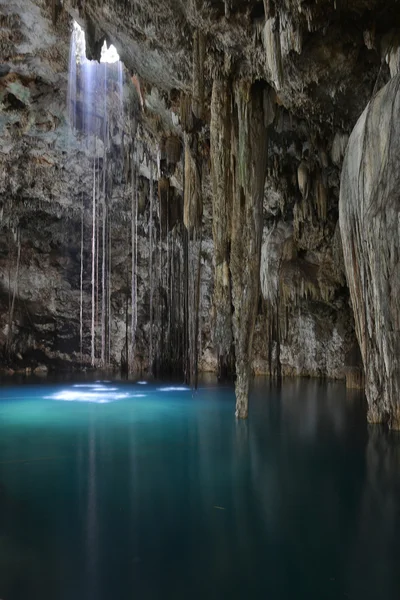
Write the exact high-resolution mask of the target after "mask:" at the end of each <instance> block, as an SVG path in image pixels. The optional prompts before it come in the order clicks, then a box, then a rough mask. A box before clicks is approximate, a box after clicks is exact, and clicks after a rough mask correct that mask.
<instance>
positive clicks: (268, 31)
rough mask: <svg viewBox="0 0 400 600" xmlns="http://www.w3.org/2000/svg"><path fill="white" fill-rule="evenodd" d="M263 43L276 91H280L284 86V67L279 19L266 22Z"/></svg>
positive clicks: (274, 18)
mask: <svg viewBox="0 0 400 600" xmlns="http://www.w3.org/2000/svg"><path fill="white" fill-rule="evenodd" d="M263 41H264V48H265V55H266V61H267V67H268V70H269V72H270V73H271V79H272V81H273V83H274V85H275V87H276V89H277V90H280V89H281V87H282V85H283V65H282V53H281V38H280V31H279V18H278V17H272V18H268V19H267V20H266V21H265V25H264V35H263Z"/></svg>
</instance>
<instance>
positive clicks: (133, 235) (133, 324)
mask: <svg viewBox="0 0 400 600" xmlns="http://www.w3.org/2000/svg"><path fill="white" fill-rule="evenodd" d="M131 177H132V181H131V185H132V197H131V253H132V266H131V272H132V279H131V300H132V307H131V362H130V371H131V372H133V371H134V369H135V347H136V303H137V299H136V219H137V180H138V174H137V171H136V166H134V158H133V156H132V170H131Z"/></svg>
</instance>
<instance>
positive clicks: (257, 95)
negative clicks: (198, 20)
mask: <svg viewBox="0 0 400 600" xmlns="http://www.w3.org/2000/svg"><path fill="white" fill-rule="evenodd" d="M233 93H234V109H233V110H234V114H233V153H232V175H233V196H232V200H233V206H232V239H231V260H230V269H231V276H232V301H233V306H234V313H233V335H234V339H235V356H236V383H235V389H236V416H237V417H239V418H246V417H247V414H248V392H249V382H250V375H251V358H252V351H253V335H254V325H255V320H256V314H257V307H258V299H259V281H260V253H261V238H262V206H263V195H264V182H265V175H266V166H267V127H266V123H267V119H266V116H265V115H264V94H265V90H264V89H263V87H262V86H261V85H259V84H255V85H249V84H247V83H242V82H238V83H236V84H235V85H234V91H233Z"/></svg>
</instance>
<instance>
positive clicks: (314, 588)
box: [0, 380, 400, 600]
mask: <svg viewBox="0 0 400 600" xmlns="http://www.w3.org/2000/svg"><path fill="white" fill-rule="evenodd" d="M101 387H102V386H100V387H99V389H95V388H91V387H73V386H72V384H64V385H60V384H58V385H49V384H47V385H46V384H45V385H38V384H37V385H24V386H18V387H6V386H3V387H1V388H0V394H1V399H0V598H2V600H27V599H29V598H32V599H36V598H37V599H40V600H58V599H63V600H64V599H65V600H109V599H115V600H125V599H130V600H131V599H133V598H136V599H139V600H148V599H154V600H159V599H171V600H179V599H182V600H183V599H185V600H186V599H188V598H190V599H194V600H196V599H204V598H207V599H210V600H212V599H215V600H217V599H218V600H219V599H223V598H229V599H233V600H234V599H236V598H237V599H241V600H242V599H243V598H246V599H260V600H261V599H262V600H264V599H269V600H284V599H288V600H289V599H290V600H292V599H296V600H297V599H307V600H313V599H318V600H325V599H326V600H330V599H349V598H350V599H359V600H368V599H371V600H377V599H381V598H382V599H393V600H394V599H396V600H398V599H399V598H400V568H399V562H400V437H399V436H398V435H397V434H394V433H389V432H385V430H383V429H381V428H379V427H373V428H368V426H367V425H366V423H365V407H364V405H363V401H362V399H361V398H360V397H359V396H357V395H354V394H353V395H349V394H348V393H347V394H346V390H345V388H344V386H342V385H341V384H330V383H324V384H323V383H320V382H315V381H300V380H296V381H288V382H285V383H284V384H283V386H282V388H281V389H278V388H276V387H273V386H272V387H270V386H269V384H268V382H267V383H266V382H264V381H256V384H255V387H254V390H253V392H252V396H251V410H250V418H249V420H248V421H247V422H236V420H235V418H234V395H233V390H232V389H231V388H229V387H220V388H218V387H212V386H211V387H210V386H207V385H203V387H202V388H201V389H200V390H199V391H198V392H197V394H195V395H192V393H191V392H190V391H187V390H184V389H183V390H177V391H175V390H168V389H166V388H168V386H167V385H163V384H160V385H155V384H151V385H150V384H149V385H139V384H135V385H133V384H123V383H118V384H115V385H112V384H103V387H105V388H106V389H101Z"/></svg>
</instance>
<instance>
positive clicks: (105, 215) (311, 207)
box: [0, 0, 400, 427]
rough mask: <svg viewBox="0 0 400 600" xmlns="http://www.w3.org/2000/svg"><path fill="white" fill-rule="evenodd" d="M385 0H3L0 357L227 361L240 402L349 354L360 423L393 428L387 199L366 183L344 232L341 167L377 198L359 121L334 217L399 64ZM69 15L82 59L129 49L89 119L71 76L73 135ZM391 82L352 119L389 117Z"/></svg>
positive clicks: (73, 364) (150, 366)
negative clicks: (79, 30) (371, 211)
mask: <svg viewBox="0 0 400 600" xmlns="http://www.w3.org/2000/svg"><path fill="white" fill-rule="evenodd" d="M399 12H400V11H399V6H398V2H396V1H395V0H347V1H346V2H344V1H343V0H342V1H339V0H336V1H335V2H333V1H332V0H320V2H318V3H305V2H303V1H300V0H274V1H272V0H262V1H261V0H246V1H243V0H224V1H222V0H221V1H212V2H198V1H197V0H190V1H188V2H183V1H182V0H161V1H160V2H158V3H156V4H155V3H154V2H153V1H151V0H129V1H123V0H85V2H81V1H80V0H63V1H62V2H61V1H60V0H26V1H24V2H22V0H11V2H10V1H9V0H0V21H1V26H2V30H1V38H0V102H1V113H0V124H1V125H0V126H1V131H0V164H1V173H0V216H1V218H0V346H1V352H2V357H3V359H2V363H3V367H4V368H6V369H8V368H12V369H14V370H22V369H26V368H28V369H30V368H35V367H36V366H37V365H38V364H45V365H48V366H50V367H57V368H63V367H68V368H81V367H88V366H90V365H91V364H94V365H95V366H104V365H109V366H112V367H113V368H121V367H122V368H123V369H125V370H129V371H133V372H140V371H146V372H149V371H151V372H153V373H155V374H161V373H171V372H174V373H179V374H183V375H184V377H185V378H186V379H187V380H188V381H190V382H191V383H192V384H193V385H195V384H196V380H197V371H198V370H213V371H216V372H218V373H219V374H220V376H224V375H232V374H233V373H234V372H235V373H236V391H237V400H238V405H237V414H238V416H246V415H247V396H248V386H249V380H250V376H251V373H252V372H255V373H265V374H269V375H271V376H272V377H277V378H279V377H281V376H283V375H299V376H317V377H335V378H343V377H344V375H345V370H346V368H347V367H348V368H350V369H355V371H357V373H359V372H361V368H362V361H363V362H364V365H365V367H366V371H367V372H366V383H367V394H368V397H369V402H370V419H371V420H383V419H386V418H389V420H390V423H391V425H392V426H394V427H398V426H399V424H398V413H396V410H395V400H394V398H395V395H396V391H398V380H399V374H398V364H397V363H396V364H395V361H393V360H392V359H391V358H390V357H391V356H393V354H394V353H395V347H396V343H397V342H396V340H397V333H398V319H399V306H398V304H396V301H395V295H394V294H395V292H394V290H395V283H394V282H395V277H396V276H397V275H396V271H395V269H396V256H397V254H396V252H397V246H396V240H395V239H394V238H396V235H397V238H398V231H397V233H396V225H395V223H396V222H397V221H396V220H395V217H396V208H395V196H393V199H391V201H392V202H393V204H392V205H390V206H391V208H390V209H389V208H385V209H383V204H382V203H380V202H382V200H379V202H378V200H376V203H377V207H378V208H379V207H381V208H380V209H379V211H378V213H377V215H376V216H375V217H374V219H375V221H372V220H371V221H370V222H369V224H368V227H367V229H366V234H365V236H366V237H365V238H361V237H360V236H361V233H358V232H357V231H356V230H357V227H359V223H360V222H361V221H359V219H361V220H362V219H364V220H365V214H364V212H363V211H364V208H362V202H361V200H360V201H359V202H357V198H359V199H361V197H362V194H361V191H360V189H359V188H357V189H355V187H354V186H355V183H354V180H353V179H351V177H350V174H354V173H355V172H356V170H357V169H358V171H357V172H360V173H361V175H362V178H363V180H364V179H365V186H367V187H366V190H367V191H368V194H371V198H372V196H373V198H372V200H373V201H374V202H375V196H376V192H375V191H374V189H375V188H374V189H372V188H371V186H372V187H373V186H374V185H375V184H374V182H373V181H372V179H371V181H370V179H369V178H370V177H371V178H372V177H378V171H375V166H374V168H373V169H372V167H371V168H368V170H367V171H366V170H365V168H364V167H363V166H362V164H361V156H364V155H365V153H367V155H368V156H370V157H372V156H373V152H374V148H375V147H376V144H378V139H380V138H379V135H377V136H376V140H375V141H374V142H371V141H370V138H371V136H370V135H369V134H368V136H366V135H364V133H363V131H364V130H363V127H364V125H362V123H363V121H362V119H361V121H360V122H359V124H358V125H357V127H356V130H355V132H354V133H353V136H352V138H351V140H350V146H349V150H348V151H347V155H346V156H347V157H346V166H345V170H344V172H343V177H342V188H343V189H342V202H341V206H342V215H341V231H340V229H339V225H338V216H339V188H340V176H341V170H342V163H343V158H344V154H345V152H346V147H347V144H348V140H349V136H350V133H351V131H352V129H353V128H354V126H355V124H356V122H357V119H358V118H359V116H360V114H361V113H362V111H363V110H364V109H365V107H366V106H367V104H368V102H369V101H370V100H371V98H372V97H373V96H374V95H375V94H376V93H377V92H378V91H379V90H380V89H381V88H383V87H384V86H385V85H386V84H387V83H388V81H389V80H390V78H391V77H394V76H395V75H396V72H397V70H398V68H399V57H400V53H399V33H398V31H397V30H395V29H393V26H394V25H395V24H396V22H397V21H396V19H398V17H399ZM73 20H75V21H76V22H78V23H79V24H80V26H81V27H83V29H84V30H85V35H86V54H87V57H88V58H89V59H93V60H98V59H99V58H100V55H101V49H102V47H103V44H104V42H106V43H107V44H108V45H109V44H113V45H114V46H115V47H116V49H117V51H118V53H119V56H120V57H121V60H122V61H123V63H124V65H125V71H124V75H123V90H124V94H123V96H124V106H123V110H122V108H121V105H120V104H119V100H118V93H117V87H116V86H117V78H116V76H112V78H111V81H110V83H109V85H108V86H106V88H105V89H104V90H103V91H100V90H99V91H98V93H97V94H96V95H95V97H93V100H92V112H93V114H94V115H95V122H96V126H95V127H92V130H91V132H90V133H89V135H88V131H87V130H85V124H84V122H79V118H80V117H79V115H81V116H82V114H83V113H82V106H83V105H82V102H84V101H85V97H84V90H82V89H77V90H76V93H77V102H78V103H77V115H78V121H76V122H75V123H74V133H73V134H72V135H71V118H70V116H69V117H68V113H69V109H70V105H71V103H70V99H69V97H68V90H67V87H68V63H69V61H68V56H69V42H70V34H71V29H72V23H73ZM112 72H113V71H112V67H110V69H109V74H112ZM113 77H114V78H113ZM70 81H71V76H70ZM395 81H396V79H393V80H392V81H391V83H390V84H389V88H386V89H389V90H392V91H391V92H390V93H391V94H392V96H391V97H392V98H394V95H393V94H394V86H395V83H394V82H395ZM82 94H83V95H82ZM382 94H383V95H382ZM388 94H389V92H386V91H385V92H381V95H378V96H377V97H376V100H374V101H373V102H372V103H371V105H370V108H369V109H368V111H367V112H368V115H370V116H367V117H365V116H364V121H365V123H366V126H368V128H369V129H371V131H372V130H374V128H375V127H377V125H376V122H377V119H378V116H377V115H378V114H380V111H381V112H382V113H384V114H385V117H384V119H383V124H386V126H387V127H389V119H390V115H388V114H387V112H385V110H386V109H384V107H383V104H384V103H385V102H389V96H388ZM386 95H387V98H388V99H387V101H385V100H384V98H386ZM79 103H81V104H79ZM378 105H379V107H380V108H378ZM104 106H106V107H107V111H106V112H105V110H104ZM106 113H107V119H108V126H107V128H106V127H105V126H102V125H101V123H102V118H103V117H104V115H105V114H106ZM102 115H103V116H102ZM360 123H361V125H360ZM105 136H106V137H105ZM367 138H368V139H367ZM393 139H394V138H393ZM393 139H392V138H391V139H390V143H391V144H394V141H393ZM360 143H361V144H363V145H364V146H365V148H364V149H363V150H362V155H361V154H360V152H361V150H360V147H357V144H360ZM379 150H382V152H383V148H379ZM368 153H369V154H368ZM392 155H394V147H393V150H391V156H392ZM357 161H358V162H357ZM349 165H351V168H350V167H349ZM384 167H385V171H384V175H385V176H386V175H387V176H388V177H389V179H388V180H387V181H386V182H385V184H384V185H383V188H382V189H383V192H384V195H385V197H387V198H389V199H390V198H391V196H390V190H391V189H392V187H391V186H392V179H390V174H391V173H392V172H394V171H393V168H394V163H392V162H390V161H389V160H385V162H384ZM353 170H354V173H353ZM346 174H347V175H346ZM352 176H353V175H352ZM94 181H95V186H93V182H94ZM379 183H380V185H381V181H380V180H379ZM363 185H364V183H363ZM368 186H370V187H368ZM94 188H95V189H94ZM349 197H351V201H347V202H345V201H344V199H345V198H346V199H347V200H348V198H349ZM94 199H95V202H94ZM388 202H389V201H388ZM94 204H95V208H94V210H93V205H94ZM385 206H386V205H385ZM378 208H377V210H378ZM385 211H386V212H385ZM387 211H389V212H387ZM390 211H392V212H391V213H390ZM389 213H390V214H389ZM390 215H391V216H390ZM389 217H390V219H389ZM384 218H386V226H384V225H383V223H384ZM373 223H376V226H375V225H374V224H373ZM378 224H379V226H378ZM381 225H382V226H381ZM384 227H385V234H386V237H385V239H381V238H383V237H384V236H383V228H384ZM378 238H379V240H378ZM93 240H94V242H93ZM342 242H343V243H342ZM385 244H386V245H385ZM342 246H343V248H342ZM378 248H379V249H380V252H382V256H381V258H380V261H381V263H380V264H378V262H377V261H376V260H375V259H373V257H372V254H373V253H374V252H375V251H376V255H377V253H378ZM94 256H95V257H96V258H95V259H94V260H93V257H94ZM368 257H369V258H368ZM345 266H346V272H347V277H348V282H349V287H348V286H347V282H346V276H345ZM380 267H382V269H380ZM388 281H389V282H390V285H392V286H393V288H392V290H393V291H391V290H390V289H389V288H388V287H387V286H388V283H387V282H388ZM360 282H361V283H360ZM385 286H386V287H385ZM349 290H350V295H351V300H352V306H353V310H354V314H355V317H356V318H355V325H356V332H357V338H358V341H359V343H360V349H361V355H362V361H361V356H360V352H359V349H358V343H357V340H356V336H355V331H354V316H353V310H352V307H351V305H350V300H349ZM388 298H390V299H391V300H390V302H389V304H388ZM377 315H379V317H378V316H377ZM396 323H397V325H396ZM367 331H368V335H367V333H366V332H367ZM367 355H368V356H367ZM396 369H397V371H396ZM368 371H369V372H368ZM359 379H360V380H361V379H362V377H360V378H359ZM396 415H397V416H396Z"/></svg>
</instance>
